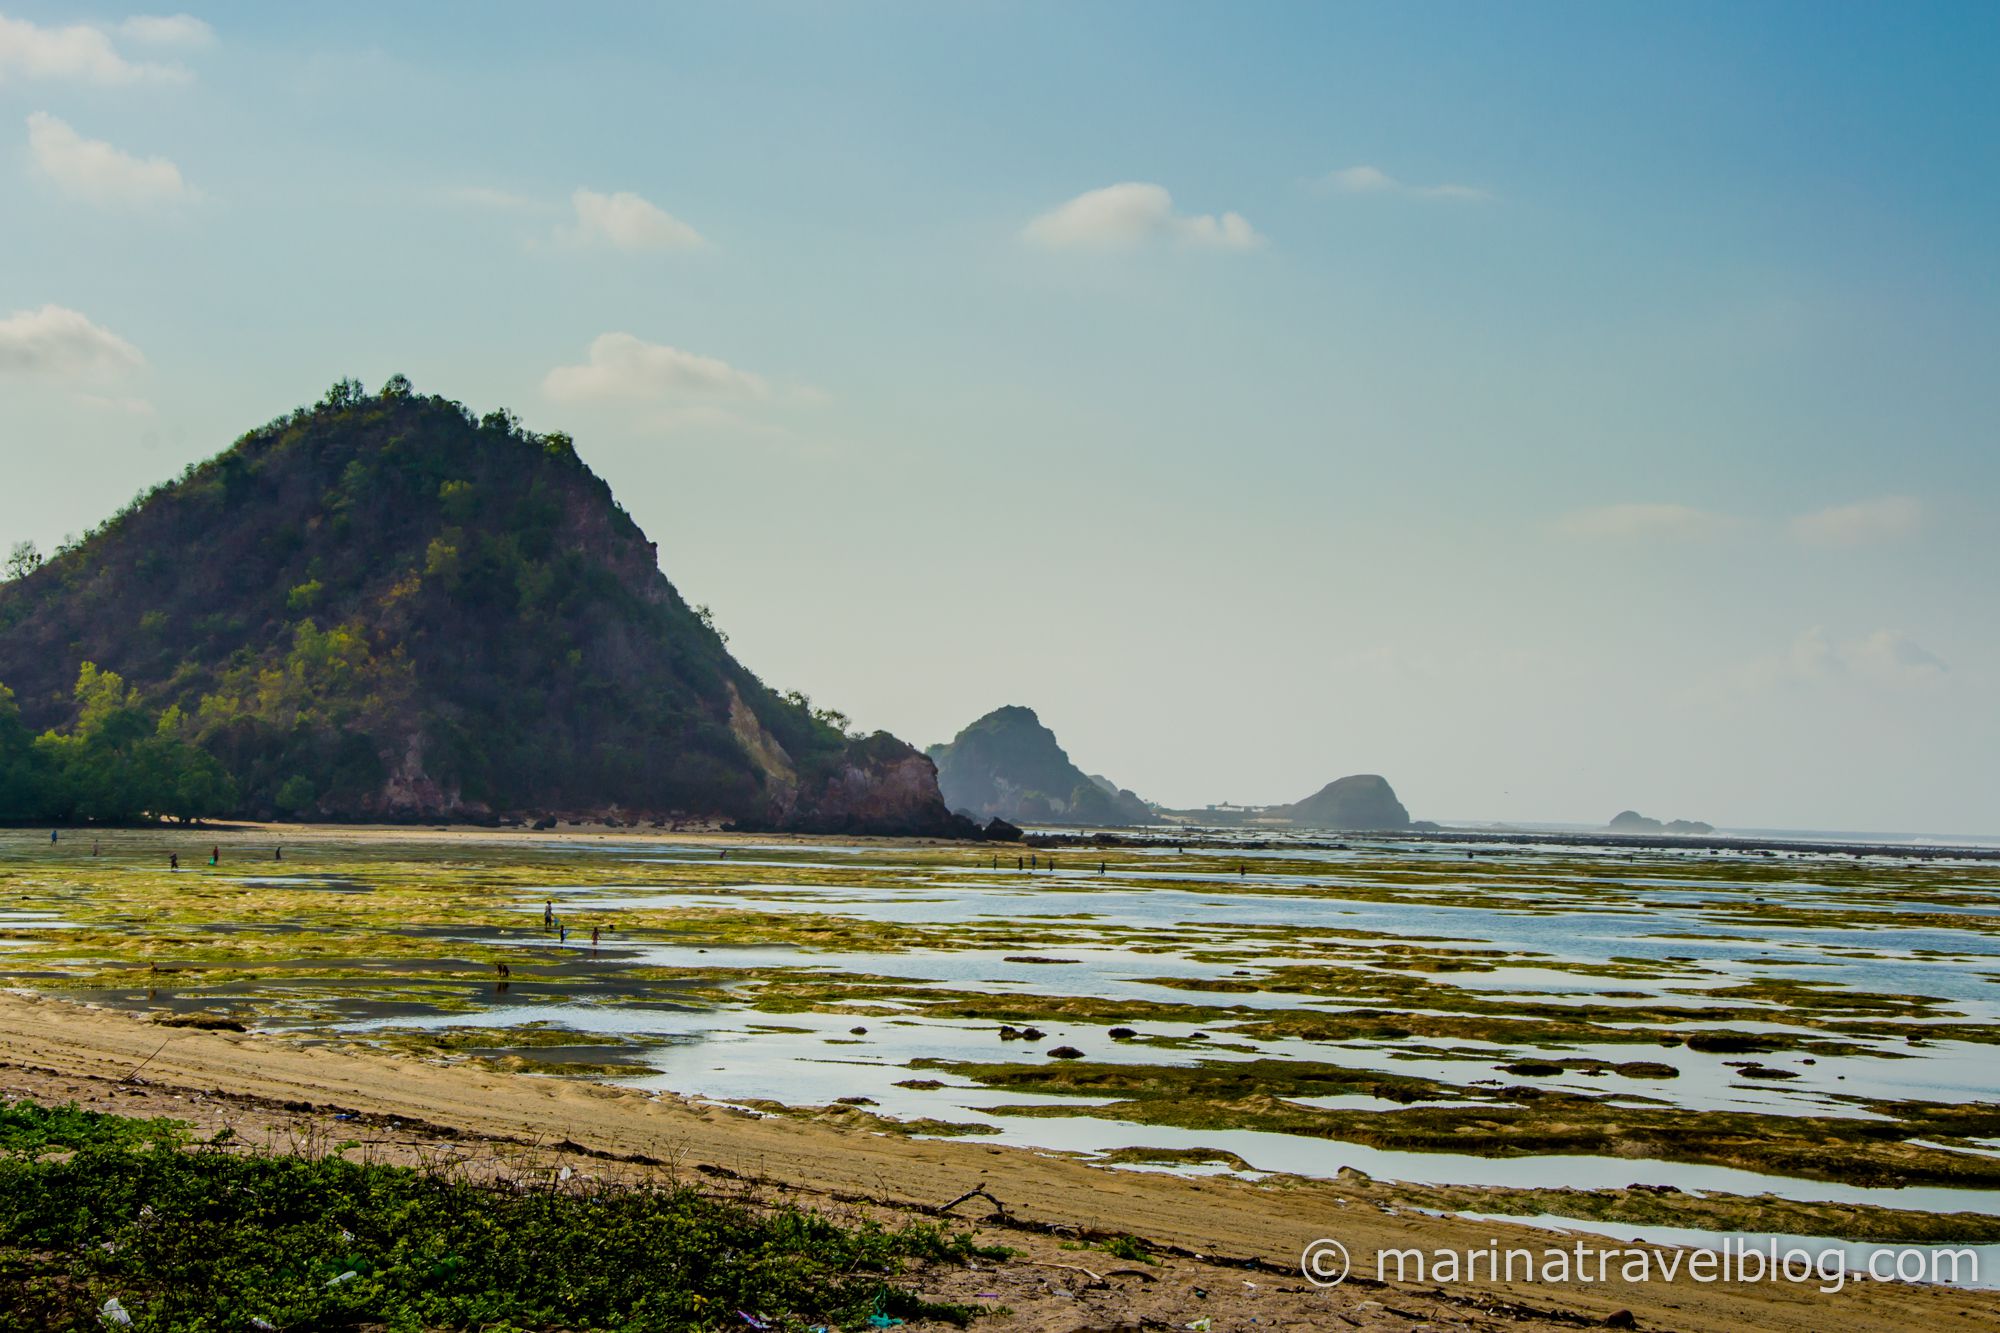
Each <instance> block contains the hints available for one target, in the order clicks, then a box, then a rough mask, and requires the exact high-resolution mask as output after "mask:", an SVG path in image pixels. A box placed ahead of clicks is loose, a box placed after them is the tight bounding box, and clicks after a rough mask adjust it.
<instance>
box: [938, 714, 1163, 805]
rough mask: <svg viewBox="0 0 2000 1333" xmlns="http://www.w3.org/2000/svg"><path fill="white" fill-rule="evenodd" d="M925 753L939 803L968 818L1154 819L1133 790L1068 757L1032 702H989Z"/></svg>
mask: <svg viewBox="0 0 2000 1333" xmlns="http://www.w3.org/2000/svg"><path fill="white" fill-rule="evenodd" d="M928 753H929V755H930V757H931V758H932V760H934V761H935V762H936V764H937V769H938V786H939V788H940V789H941V790H942V791H943V793H944V799H945V803H946V804H947V805H949V806H950V807H951V808H952V809H953V810H955V811H958V812H960V813H962V814H965V815H969V816H970V817H972V818H974V819H981V820H984V819H993V818H999V819H1004V820H1008V821H1010V822H1012V823H1016V824H1051V823H1054V824H1079V825H1085V826H1089V827H1124V826H1129V825H1134V824H1151V823H1156V822H1157V816H1155V815H1154V813H1153V811H1152V808H1151V807H1149V806H1148V805H1147V804H1146V803H1145V802H1144V801H1142V800H1140V799H1139V797H1138V796H1137V795H1135V794H1134V793H1132V792H1130V791H1123V790H1120V789H1119V787H1118V786H1117V784H1115V783H1113V782H1112V781H1111V780H1110V779H1109V778H1101V777H1099V778H1094V777H1092V776H1090V775H1089V774H1087V773H1085V772H1084V771H1083V770H1082V769H1080V768H1078V767H1077V766H1076V765H1075V764H1073V763H1071V762H1070V757H1069V755H1068V754H1067V753H1066V752H1065V751H1064V750H1063V748H1062V746H1061V745H1060V744H1058V743H1057V742H1056V737H1055V733H1054V732H1052V731H1050V730H1049V729H1048V728H1047V727H1045V726H1043V725H1042V720H1041V719H1040V718H1038V717H1036V716H1035V713H1034V710H1033V709H1029V708H1022V707H1019V706H1009V707H1005V708H996V709H994V710H993V711H992V712H990V713H988V714H987V715H986V716H984V717H982V718H980V719H979V720H978V721H976V722H974V723H973V724H972V725H970V726H968V727H967V728H965V730H963V731H961V732H959V733H958V735H957V736H956V737H954V738H953V739H952V740H951V741H950V743H948V744H944V745H933V746H932V747H931V748H930V750H929V751H928Z"/></svg>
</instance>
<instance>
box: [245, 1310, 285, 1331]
mask: <svg viewBox="0 0 2000 1333" xmlns="http://www.w3.org/2000/svg"><path fill="white" fill-rule="evenodd" d="M250 1327H251V1328H253V1329H255V1330H257V1333H278V1326H277V1325H276V1324H274V1323H272V1322H271V1321H270V1320H268V1319H266V1318H264V1316H262V1315H255V1314H253V1315H251V1316H250Z"/></svg>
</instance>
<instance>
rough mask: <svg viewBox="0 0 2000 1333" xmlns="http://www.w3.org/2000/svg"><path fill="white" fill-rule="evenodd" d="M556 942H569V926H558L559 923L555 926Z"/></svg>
mask: <svg viewBox="0 0 2000 1333" xmlns="http://www.w3.org/2000/svg"><path fill="white" fill-rule="evenodd" d="M556 943H558V944H568V943H569V927H568V926H560V925H559V926H557V927H556Z"/></svg>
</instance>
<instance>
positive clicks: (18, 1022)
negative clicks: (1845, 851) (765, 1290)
mask: <svg viewBox="0 0 2000 1333" xmlns="http://www.w3.org/2000/svg"><path fill="white" fill-rule="evenodd" d="M621 832H622V831H621ZM0 1084H4V1085H5V1087H6V1089H7V1090H8V1091H9V1092H10V1093H13V1094H15V1095H20V1094H22V1093H28V1092H32V1093H34V1095H37V1096H39V1097H43V1098H52V1099H57V1100H66V1099H74V1100H78V1101H81V1102H83V1103H85V1104H86V1105H95V1106H97V1107H98V1108H99V1109H113V1107H115V1108H116V1109H118V1110H120V1111H122V1112H124V1113H126V1114H140V1113H148V1114H174V1113H178V1114H181V1115H183V1116H184V1117H186V1116H187V1115H188V1114H189V1109H190V1108H193V1107H195V1106H196V1105H198V1104H204V1103H197V1101H196V1099H197V1098H201V1099H204V1101H205V1104H209V1105H210V1106H211V1110H213V1108H214V1107H236V1108H239V1110H238V1111H237V1113H238V1114H246V1115H247V1114H252V1113H255V1114H259V1115H264V1116H267V1117H268V1116H273V1115H279V1114H291V1115H295V1116H304V1117H308V1118H310V1117H320V1118H322V1119H325V1120H328V1121H331V1119H332V1117H333V1116H334V1115H336V1114H340V1113H358V1114H359V1115H361V1116H362V1117H364V1121H363V1122H362V1123H367V1122H368V1120H369V1119H371V1118H372V1120H373V1121H374V1122H375V1123H386V1122H387V1121H390V1120H394V1121H397V1122H400V1124H401V1125H402V1129H401V1131H400V1136H401V1138H402V1139H404V1140H408V1139H410V1138H411V1137H412V1136H413V1135H414V1136H415V1138H416V1139H417V1140H418V1141H421V1140H424V1139H425V1138H434V1139H436V1140H438V1141H439V1142H453V1143H464V1142H467V1141H486V1142H490V1143H497V1144H513V1145H539V1146H540V1147H541V1148H544V1149H560V1150H562V1151H566V1152H574V1153H581V1154H587V1159H586V1160H588V1161H591V1162H598V1163H615V1164H617V1166H618V1169H619V1170H621V1171H627V1172H629V1171H638V1172H644V1171H649V1170H658V1171H673V1172H677V1173H678V1174H680V1175H682V1176H689V1175H690V1173H695V1172H698V1173H700V1174H701V1176H702V1177H706V1178H707V1179H710V1180H713V1181H716V1182H718V1183H719V1184H721V1185H722V1186H724V1187H727V1188H746V1187H749V1186H752V1185H754V1186H755V1187H757V1188H762V1189H768V1190H774V1191H782V1192H784V1193H787V1194H790V1195H794V1196H799V1197H801V1198H802V1199H803V1200H804V1201H807V1202H811V1201H813V1200H814V1199H815V1198H817V1199H819V1200H824V1201H826V1202H827V1203H829V1204H838V1205H839V1206H845V1207H861V1208H874V1209H886V1210H892V1211H893V1210H912V1211H922V1210H924V1209H935V1208H937V1207H938V1206H940V1205H942V1204H945V1203H947V1202H948V1201H950V1200H953V1199H956V1198H958V1197H959V1196H961V1195H964V1194H966V1193H967V1192H968V1191H971V1190H974V1189H984V1190H985V1191H986V1192H987V1193H988V1194H989V1195H990V1196H992V1197H993V1198H995V1199H997V1200H999V1201H1000V1202H1001V1203H1002V1204H1004V1205H1005V1208H1006V1212H1007V1217H1008V1222H1009V1224H1010V1225H1008V1226H1006V1227H1004V1228H1003V1227H1000V1226H999V1225H998V1224H988V1234H994V1233H995V1231H1004V1234H1001V1235H999V1236H998V1238H999V1239H1001V1240H1003V1241H1004V1243H1007V1244H1012V1245H1017V1246H1019V1247H1020V1248H1022V1249H1023V1250H1024V1251H1026V1254H1025V1255H1024V1257H1022V1258H1020V1259H1017V1260H1015V1261H1012V1262H1010V1263H1007V1264H1002V1265H999V1266H998V1267H997V1269H988V1270H985V1271H982V1272H978V1273H962V1272H961V1273H957V1274H952V1275H940V1276H939V1277H938V1279H937V1283H934V1284H933V1290H936V1291H937V1292H939V1293H941V1294H945V1295H950V1296H952V1297H953V1298H955V1299H976V1298H978V1297H979V1296H981V1295H985V1294H990V1293H994V1292H996V1291H997V1292H999V1293H1000V1295H1001V1297H1002V1300H1001V1302H1000V1303H1003V1304H1005V1305H1007V1306H1008V1307H1009V1308H1010V1309H1011V1310H1012V1311H1013V1313H1012V1314H1010V1315H1006V1316H1001V1317H998V1318H995V1319H992V1320H988V1321H982V1324H981V1326H982V1327H988V1328H997V1329H1010V1330H1011V1329H1017V1328H1019V1329H1026V1328H1063V1329H1071V1330H1076V1331H1077V1333H1081V1330H1084V1329H1099V1328H1101V1329H1112V1328H1117V1327H1120V1326H1121V1324H1123V1325H1124V1326H1129V1327H1137V1326H1139V1321H1140V1320H1142V1319H1144V1320H1171V1321H1175V1326H1178V1324H1179V1323H1182V1322H1185V1321H1190V1320H1194V1319H1198V1318H1201V1317H1203V1316H1209V1317H1212V1318H1213V1319H1214V1327H1215V1328H1216V1329H1217V1330H1222V1329H1232V1328H1249V1327H1252V1326H1253V1325H1252V1322H1251V1321H1252V1319H1253V1318H1254V1319H1255V1320H1256V1321H1257V1322H1256V1324H1255V1327H1257V1328H1259V1329H1264V1328H1272V1327H1279V1328H1282V1327H1286V1326H1292V1327H1313V1328H1327V1327H1355V1328H1409V1327H1415V1326H1417V1325H1420V1324H1425V1323H1429V1324H1432V1325H1458V1326H1470V1327H1485V1328H1494V1327H1508V1328H1550V1329H1554V1328H1573V1327H1577V1326H1579V1325H1580V1324H1581V1325H1588V1324H1594V1323H1601V1322H1602V1321H1604V1320H1605V1319H1606V1318H1607V1317H1608V1316H1615V1315H1616V1314H1617V1313H1618V1312H1620V1311H1629V1312H1630V1315H1631V1317H1632V1318H1633V1320H1634V1321H1635V1326H1637V1327H1640V1328H1654V1329H1686V1330H1714V1331H1715V1333H1724V1331H1728V1333H1734V1331H1735V1330H1740V1329H1747V1328H1757V1329H1767V1330H1796V1331H1797V1333H1823V1331H1824V1330H1827V1329H1846V1328H1854V1329H1891V1330H1893V1329H1912V1330H1914V1329H1919V1328H1926V1329H1935V1328H1937V1327H1938V1326H1939V1325H1940V1324H1942V1326H1943V1327H1945V1328H1981V1327H1993V1326H1995V1325H1996V1324H2000V1293H1995V1292H1990V1291H1965V1290H1956V1289H1951V1288H1942V1287H1914V1286H1905V1285H1900V1284H1898V1285H1876V1284H1871V1283H1867V1282H1865V1281H1850V1282H1849V1284H1848V1286H1847V1288H1846V1290H1844V1291H1842V1292H1839V1293H1837V1294H1822V1293H1820V1292H1818V1291H1817V1290H1815V1289H1814V1287H1813V1286H1812V1285H1810V1284H1802V1285H1798V1286H1793V1285H1786V1284H1759V1285H1752V1286H1741V1285H1732V1286H1724V1285H1721V1284H1714V1285H1703V1284H1700V1283H1697V1282H1694V1281H1692V1280H1690V1279H1689V1278H1688V1277H1687V1276H1685V1275H1683V1277H1682V1278H1681V1279H1680V1280H1679V1281H1676V1282H1672V1283H1667V1282H1653V1283H1646V1284H1629V1283H1625V1282H1622V1281H1617V1280H1607V1281H1605V1282H1603V1283H1600V1284H1591V1285H1589V1286H1556V1285H1544V1284H1539V1283H1518V1282H1517V1283H1508V1282H1474V1283H1467V1284H1462V1285H1455V1286H1453V1287H1451V1288H1449V1289H1448V1290H1445V1289H1439V1288H1437V1287H1435V1286H1431V1285H1425V1286H1421V1287H1415V1286H1410V1285H1405V1284H1394V1283H1391V1284H1387V1285H1378V1284H1375V1283H1372V1282H1361V1281H1357V1280H1352V1279H1351V1280H1350V1281H1348V1282H1347V1283H1345V1284H1344V1285H1342V1286H1340V1287H1338V1288H1335V1289H1332V1290H1330V1291H1321V1290H1315V1289H1313V1288H1310V1287H1308V1286H1307V1285H1306V1284H1305V1283H1304V1282H1303V1281H1302V1280H1301V1279H1300V1277H1299V1274H1298V1269H1297V1264H1298V1256H1299V1252H1300V1249H1301V1247H1302V1246H1303V1245H1304V1244H1305V1243H1306V1242H1308V1241H1310V1240H1312V1239H1314V1238H1317V1237H1321V1236H1331V1237H1335V1238H1337V1239H1339V1240H1340V1241H1342V1242H1343V1243H1344V1244H1345V1245H1346V1246H1347V1247H1348V1249H1349V1250H1350V1251H1351V1252H1352V1253H1354V1254H1355V1255H1357V1256H1361V1257H1362V1258H1361V1261H1360V1264H1359V1265H1358V1268H1357V1271H1358V1272H1359V1273H1361V1274H1363V1275H1370V1274H1372V1271H1373V1263H1372V1258H1371V1257H1370V1256H1372V1255H1373V1253H1374V1252H1375V1251H1376V1250H1378V1249H1392V1248H1406V1247H1416V1248H1422V1249H1425V1250H1434V1249H1438V1248H1445V1247H1450V1248H1463V1249H1467V1250H1470V1249H1482V1250H1483V1249H1485V1248H1486V1247H1487V1246H1488V1244H1489V1242H1493V1241H1497V1242H1498V1243H1499V1245H1500V1246H1501V1247H1503V1248H1505V1247H1507V1246H1509V1245H1520V1246H1524V1247H1527V1248H1530V1249H1533V1250H1536V1251H1540V1250H1542V1249H1544V1248H1546V1247H1550V1246H1554V1247H1558V1248H1567V1247H1568V1245H1569V1244H1570V1242H1569V1241H1568V1240H1567V1239H1562V1238H1557V1237H1555V1236H1552V1235H1551V1234H1550V1233H1548V1232H1541V1231H1536V1230H1534V1229H1533V1228H1529V1227H1525V1226H1517V1225H1512V1224H1507V1223H1493V1222H1475V1221H1469V1220H1463V1219H1456V1218H1437V1217H1431V1216H1428V1215H1424V1214H1417V1213H1412V1212H1409V1211H1397V1212H1395V1213H1389V1212H1385V1211H1383V1210H1381V1209H1380V1208H1379V1207H1377V1206H1376V1205H1375V1204H1374V1203H1372V1202H1368V1201H1366V1200H1364V1199H1361V1198H1358V1197H1356V1198H1350V1197H1348V1196H1347V1195H1344V1194H1343V1193H1342V1190H1341V1186H1340V1184H1339V1182H1338V1181H1332V1182H1307V1181H1299V1180H1294V1179H1285V1180H1283V1181H1278V1182H1267V1183H1262V1184H1259V1183H1251V1182H1245V1181H1239V1180H1229V1179H1188V1178H1182V1177H1175V1176H1168V1175H1156V1174H1147V1173H1139V1172H1129V1171H1115V1170H1109V1169H1106V1168H1103V1167H1093V1166H1088V1165H1084V1164H1082V1163H1079V1162H1076V1161H1071V1160H1067V1159H1064V1158H1060V1157H1052V1156H1046V1155H1041V1154H1036V1153H1031V1152H1026V1151H1022V1150H1019V1149H1011V1148H998V1147H993V1146H990V1145H982V1144H977V1143H963V1142H940V1141H932V1140H910V1139H905V1138H900V1137H891V1136H884V1135H877V1134H865V1133H855V1132H849V1131H843V1130H839V1129H835V1128H832V1127H829V1126H826V1125H822V1124H816V1123H809V1122H801V1121H798V1120H794V1119H788V1118H783V1117H756V1116H752V1115H749V1114H746V1113H743V1112H738V1111H733V1110H729V1109H725V1108H721V1107H715V1106H707V1105H701V1104H696V1103H692V1102H688V1101H684V1100H682V1099H679V1098H673V1097H662V1096H657V1095H648V1094H645V1093H640V1092H636V1091H632V1090H629V1089H622V1088H614V1087H608V1086H603V1085H598V1084H590V1083H582V1082H572V1081H565V1080H556V1079H546V1078H536V1077H530V1076H521V1075H508V1074H498V1073H492V1072H488V1071H483V1070H478V1069H473V1068H466V1067H463V1066H460V1067H446V1066H441V1065H436V1064H430V1063H426V1062H424V1061H422V1060H418V1059H412V1058H403V1057H396V1056H391V1055H385V1054H365V1053H355V1052H349V1051H335V1050H329V1049H323V1048H318V1047H313V1046H307V1045H303V1044H300V1043H298V1042H296V1041H291V1040H287V1039H284V1038H280V1037H273V1036H263V1035H255V1034H243V1033H231V1032H206V1031H198V1030H193V1029H186V1028H172V1027H162V1026H160V1025H158V1024H154V1023H151V1022H148V1021H146V1020H143V1019H140V1018H137V1017H134V1016H131V1015H126V1014H119V1013H113V1012H110V1011H106V1010H99V1009H93V1008H88V1007H84V1006H78V1005H74V1004H70V1003H67V1002H65V1001H61V1000H55V999H49V998H43V997H37V996H33V995H22V994H9V995H0ZM135 1094H136V1095H135ZM354 1123H356V1122H351V1121H342V1122H337V1123H335V1124H332V1125H329V1126H328V1128H327V1131H326V1134H325V1136H324V1137H322V1138H321V1139H320V1141H321V1142H326V1141H329V1140H332V1139H337V1138H341V1137H353V1135H352V1133H351V1132H350V1128H348V1127H350V1126H352V1125H353V1124H354ZM986 1209H987V1204H986V1203H985V1201H984V1200H982V1199H975V1200H973V1201H971V1203H969V1204H967V1205H963V1206H961V1208H960V1209H959V1210H958V1211H957V1213H955V1214H954V1216H963V1215H965V1214H967V1213H970V1214H972V1217H971V1218H968V1221H975V1220H978V1217H979V1214H980V1213H981V1212H983V1211H985V1210H986ZM1124 1234H1131V1235H1136V1236H1139V1237H1143V1238H1144V1239H1145V1240H1146V1241H1148V1242H1149V1243H1150V1244H1152V1245H1153V1246H1155V1247H1156V1248H1158V1249H1160V1250H1162V1251H1164V1252H1165V1253H1167V1254H1168V1255H1170V1256H1172V1257H1170V1258H1168V1259H1167V1260H1166V1262H1165V1263H1164V1264H1163V1265H1162V1266H1161V1268H1160V1270H1159V1271H1158V1272H1156V1273H1154V1274H1153V1275H1152V1276H1153V1278H1154V1280H1153V1281H1151V1282H1148V1281H1145V1280H1144V1279H1143V1278H1137V1277H1132V1276H1130V1275H1129V1274H1128V1275H1127V1276H1124V1277H1116V1276H1113V1275H1111V1274H1109V1273H1108V1272H1107V1271H1106V1270H1108V1269H1110V1268H1119V1269H1123V1270H1130V1269H1132V1268H1133V1267H1134V1266H1133V1265H1131V1264H1129V1263H1122V1262H1121V1261H1118V1260H1115V1259H1112V1258H1110V1257H1109V1256H1106V1255H1104V1254H1102V1253H1093V1252H1088V1251H1083V1252H1072V1251H1069V1250H1063V1249H1060V1248H1056V1247H1055V1246H1053V1245H1052V1244H1051V1240H1052V1238H1058V1239H1059V1238H1060V1237H1062V1236H1065V1235H1069V1236H1077V1237H1080V1238H1083V1239H1089V1238H1090V1237H1093V1236H1111V1235H1124ZM1086 1270H1088V1271H1086ZM1093 1279H1095V1280H1093ZM938 1284H942V1285H938ZM1197 1291H1200V1292H1202V1293H1205V1294H1202V1295H1197V1294H1196V1292H1197ZM1619 1323H1620V1324H1621V1325H1623V1321H1622V1320H1620V1321H1619ZM1627 1326H1629V1325H1627Z"/></svg>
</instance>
